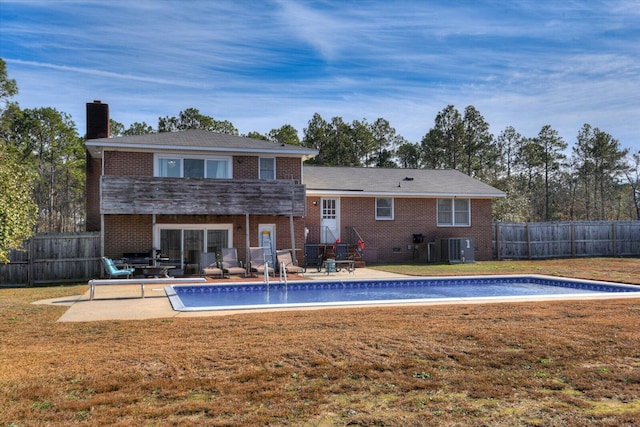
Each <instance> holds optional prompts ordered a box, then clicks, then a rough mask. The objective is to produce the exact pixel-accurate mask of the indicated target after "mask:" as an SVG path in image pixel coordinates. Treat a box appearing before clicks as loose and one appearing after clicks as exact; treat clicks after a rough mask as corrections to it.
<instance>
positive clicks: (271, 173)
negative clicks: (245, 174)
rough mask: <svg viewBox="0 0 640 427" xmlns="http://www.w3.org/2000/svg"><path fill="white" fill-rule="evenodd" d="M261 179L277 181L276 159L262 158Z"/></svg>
mask: <svg viewBox="0 0 640 427" xmlns="http://www.w3.org/2000/svg"><path fill="white" fill-rule="evenodd" d="M259 176H260V179H276V159H274V158H273V157H260V175H259Z"/></svg>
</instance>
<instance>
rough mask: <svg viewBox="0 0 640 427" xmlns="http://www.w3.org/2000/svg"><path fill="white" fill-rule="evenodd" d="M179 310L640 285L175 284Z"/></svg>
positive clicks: (522, 279) (551, 280)
mask: <svg viewBox="0 0 640 427" xmlns="http://www.w3.org/2000/svg"><path fill="white" fill-rule="evenodd" d="M165 291H166V293H167V296H168V297H169V300H170V301H171V305H172V307H173V309H174V310H176V311H212V310H239V309H243V310H246V309H258V308H288V307H319V306H320V307H321V306H346V305H379V304H399V303H408V302H429V301H447V300H451V301H454V300H461V299H464V300H466V299H472V298H473V299H482V298H485V299H487V298H497V297H499V298H510V297H523V296H557V297H560V296H577V295H586V294H606V293H620V292H624V293H628V292H632V293H634V294H635V293H637V294H638V296H640V286H633V285H621V284H614V283H607V282H596V281H587V280H575V279H566V278H556V277H548V276H533V275H527V276H485V277H447V278H424V277H418V278H406V279H404V278H403V279H375V280H374V279H372V280H344V281H295V282H289V283H287V284H285V283H279V282H276V283H273V282H272V283H269V284H265V283H258V282H256V283H241V284H210V285H171V286H166V287H165Z"/></svg>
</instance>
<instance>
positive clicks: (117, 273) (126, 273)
mask: <svg viewBox="0 0 640 427" xmlns="http://www.w3.org/2000/svg"><path fill="white" fill-rule="evenodd" d="M102 265H103V266H104V270H105V271H106V273H107V275H108V276H109V279H113V278H117V277H124V278H125V279H130V278H131V276H133V272H134V271H135V270H136V269H135V268H133V267H125V268H118V267H116V265H115V264H114V263H113V260H112V259H111V258H107V257H102Z"/></svg>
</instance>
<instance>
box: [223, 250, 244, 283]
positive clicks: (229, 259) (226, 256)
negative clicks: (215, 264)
mask: <svg viewBox="0 0 640 427" xmlns="http://www.w3.org/2000/svg"><path fill="white" fill-rule="evenodd" d="M220 266H221V267H222V271H223V273H224V274H226V275H227V277H228V276H230V275H232V274H241V275H242V277H246V275H247V270H246V269H245V268H244V267H243V266H242V263H241V262H239V261H238V250H237V249H236V248H222V262H221V263H220Z"/></svg>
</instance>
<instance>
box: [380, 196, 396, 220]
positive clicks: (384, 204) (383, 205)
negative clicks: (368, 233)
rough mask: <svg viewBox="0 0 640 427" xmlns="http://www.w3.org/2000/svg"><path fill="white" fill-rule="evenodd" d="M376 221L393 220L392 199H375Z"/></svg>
mask: <svg viewBox="0 0 640 427" xmlns="http://www.w3.org/2000/svg"><path fill="white" fill-rule="evenodd" d="M376 219H378V220H392V219H393V199H392V198H390V197H376Z"/></svg>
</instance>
